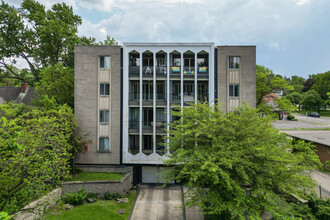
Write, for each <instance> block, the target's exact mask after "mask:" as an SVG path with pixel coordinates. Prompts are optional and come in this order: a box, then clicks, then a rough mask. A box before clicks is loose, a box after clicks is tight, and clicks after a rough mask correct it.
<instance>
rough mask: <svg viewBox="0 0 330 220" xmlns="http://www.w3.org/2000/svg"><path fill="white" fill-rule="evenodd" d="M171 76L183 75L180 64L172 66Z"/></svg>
mask: <svg viewBox="0 0 330 220" xmlns="http://www.w3.org/2000/svg"><path fill="white" fill-rule="evenodd" d="M170 73H171V76H177V77H180V76H181V67H180V66H171V67H170Z"/></svg>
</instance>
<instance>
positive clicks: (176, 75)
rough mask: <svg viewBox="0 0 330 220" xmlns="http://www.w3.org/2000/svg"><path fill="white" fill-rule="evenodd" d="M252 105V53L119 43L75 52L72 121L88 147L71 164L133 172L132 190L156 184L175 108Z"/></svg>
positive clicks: (236, 48)
mask: <svg viewBox="0 0 330 220" xmlns="http://www.w3.org/2000/svg"><path fill="white" fill-rule="evenodd" d="M195 100H199V101H200V102H205V101H207V102H208V103H209V105H213V104H214V103H215V102H216V101H217V100H220V102H222V103H223V104H222V107H221V108H222V110H224V111H231V110H233V109H234V108H236V107H238V106H239V105H241V104H243V102H246V103H247V104H248V105H249V106H252V107H255V105H256V47H255V46H217V47H215V46H214V44H213V43H124V44H123V46H76V47H75V116H76V119H77V123H78V125H79V129H78V133H79V134H81V135H86V140H89V141H90V143H89V147H88V151H87V152H84V153H81V154H79V155H78V157H77V158H76V164H77V165H80V166H90V167H93V166H94V167H96V166H99V167H110V168H113V169H117V170H118V169H127V168H131V169H133V172H134V181H135V183H138V182H143V183H157V182H160V180H159V178H158V175H157V173H159V172H160V169H159V168H160V166H162V164H163V161H164V160H166V159H167V158H168V157H167V156H166V154H167V153H169V151H168V149H166V148H165V147H164V146H163V145H162V143H164V140H163V137H164V136H167V135H168V134H167V133H166V132H165V130H164V128H166V126H165V125H164V124H167V123H171V122H172V121H173V120H176V118H174V117H172V115H171V114H170V111H171V110H175V109H176V108H177V106H181V107H183V106H186V105H187V104H188V103H190V102H194V101H195Z"/></svg>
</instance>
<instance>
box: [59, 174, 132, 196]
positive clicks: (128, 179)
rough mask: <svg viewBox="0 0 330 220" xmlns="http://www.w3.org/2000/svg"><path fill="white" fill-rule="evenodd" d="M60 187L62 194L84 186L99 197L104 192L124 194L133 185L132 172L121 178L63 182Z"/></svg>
mask: <svg viewBox="0 0 330 220" xmlns="http://www.w3.org/2000/svg"><path fill="white" fill-rule="evenodd" d="M61 187H62V194H65V193H67V192H76V191H78V190H79V189H80V188H84V189H85V190H86V191H87V192H93V193H98V194H99V196H100V197H103V196H104V193H106V192H110V193H120V194H121V195H122V196H124V195H125V194H126V193H127V191H129V190H130V189H131V188H132V187H133V173H131V172H130V173H127V174H126V175H125V176H124V177H123V178H121V180H100V181H75V182H63V183H62V184H61Z"/></svg>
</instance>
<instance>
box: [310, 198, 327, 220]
mask: <svg viewBox="0 0 330 220" xmlns="http://www.w3.org/2000/svg"><path fill="white" fill-rule="evenodd" d="M308 206H309V207H310V208H311V210H312V213H313V214H314V215H315V216H316V217H318V219H321V220H323V219H324V220H326V219H330V199H328V200H326V201H325V200H323V199H320V198H316V197H311V198H310V199H309V200H308Z"/></svg>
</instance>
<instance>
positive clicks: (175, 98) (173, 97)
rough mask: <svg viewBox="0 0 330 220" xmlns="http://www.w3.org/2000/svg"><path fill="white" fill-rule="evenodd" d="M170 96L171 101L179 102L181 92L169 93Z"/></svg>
mask: <svg viewBox="0 0 330 220" xmlns="http://www.w3.org/2000/svg"><path fill="white" fill-rule="evenodd" d="M170 98H171V102H180V101H181V94H180V93H171V94H170Z"/></svg>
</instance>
